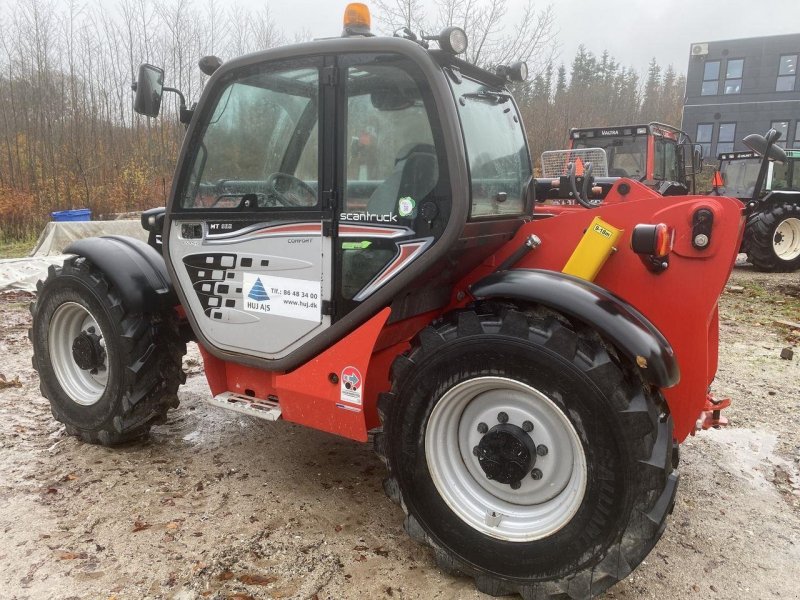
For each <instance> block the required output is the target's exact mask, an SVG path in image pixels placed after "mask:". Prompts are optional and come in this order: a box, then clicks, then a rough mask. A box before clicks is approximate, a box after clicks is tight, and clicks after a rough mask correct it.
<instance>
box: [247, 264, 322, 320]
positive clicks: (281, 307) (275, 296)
mask: <svg viewBox="0 0 800 600" xmlns="http://www.w3.org/2000/svg"><path fill="white" fill-rule="evenodd" d="M321 296H322V284H321V283H320V282H319V281H308V280H306V279H289V278H288V277H272V276H269V275H257V274H253V273H244V274H243V281H242V303H243V306H244V309H245V310H247V311H250V312H260V313H266V314H269V315H275V316H277V317H289V318H290V319H302V320H304V321H315V322H317V323H319V322H320V321H321V320H322V298H321Z"/></svg>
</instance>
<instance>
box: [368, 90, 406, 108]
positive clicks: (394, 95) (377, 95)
mask: <svg viewBox="0 0 800 600" xmlns="http://www.w3.org/2000/svg"><path fill="white" fill-rule="evenodd" d="M369 99H370V101H371V102H372V106H373V107H375V109H376V110H405V109H406V108H411V107H412V106H414V98H413V97H409V96H407V95H406V94H404V93H403V92H402V90H399V89H395V90H381V91H379V92H372V93H371V94H370V96H369Z"/></svg>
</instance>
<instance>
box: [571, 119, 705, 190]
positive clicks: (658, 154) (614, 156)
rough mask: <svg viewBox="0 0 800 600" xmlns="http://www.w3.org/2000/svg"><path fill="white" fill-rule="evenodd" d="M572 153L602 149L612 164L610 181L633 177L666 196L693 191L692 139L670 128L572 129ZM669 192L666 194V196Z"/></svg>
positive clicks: (664, 126)
mask: <svg viewBox="0 0 800 600" xmlns="http://www.w3.org/2000/svg"><path fill="white" fill-rule="evenodd" d="M569 137H570V149H579V148H601V149H603V150H604V151H605V154H606V159H607V161H608V169H607V174H608V177H612V178H617V177H629V178H631V179H635V180H637V181H641V182H642V183H644V184H645V185H648V186H650V187H652V188H653V189H655V190H657V191H659V192H661V193H662V195H667V194H669V195H682V194H687V193H688V192H689V189H690V183H689V180H688V178H687V177H688V176H689V175H691V174H692V172H694V170H695V169H694V168H692V169H691V170H690V171H687V168H686V150H687V148H688V149H689V153H690V155H692V156H693V152H692V149H693V145H692V144H691V140H689V139H688V136H687V135H686V134H685V133H684V132H682V131H680V130H679V129H676V128H674V127H671V126H669V125H664V124H662V123H648V124H647V125H630V126H625V127H592V128H585V129H571V130H570V133H569ZM665 192H666V194H665Z"/></svg>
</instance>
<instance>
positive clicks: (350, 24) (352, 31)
mask: <svg viewBox="0 0 800 600" xmlns="http://www.w3.org/2000/svg"><path fill="white" fill-rule="evenodd" d="M370 21H371V18H370V14H369V8H368V7H367V5H366V4H362V3H361V2H352V3H350V4H348V5H347V8H345V9H344V32H343V35H371V33H370V25H371V23H370Z"/></svg>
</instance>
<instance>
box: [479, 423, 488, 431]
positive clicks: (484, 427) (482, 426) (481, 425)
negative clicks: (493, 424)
mask: <svg viewBox="0 0 800 600" xmlns="http://www.w3.org/2000/svg"><path fill="white" fill-rule="evenodd" d="M487 431H489V426H488V425H487V424H486V423H478V433H480V434H483V433H486V432H487Z"/></svg>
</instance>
